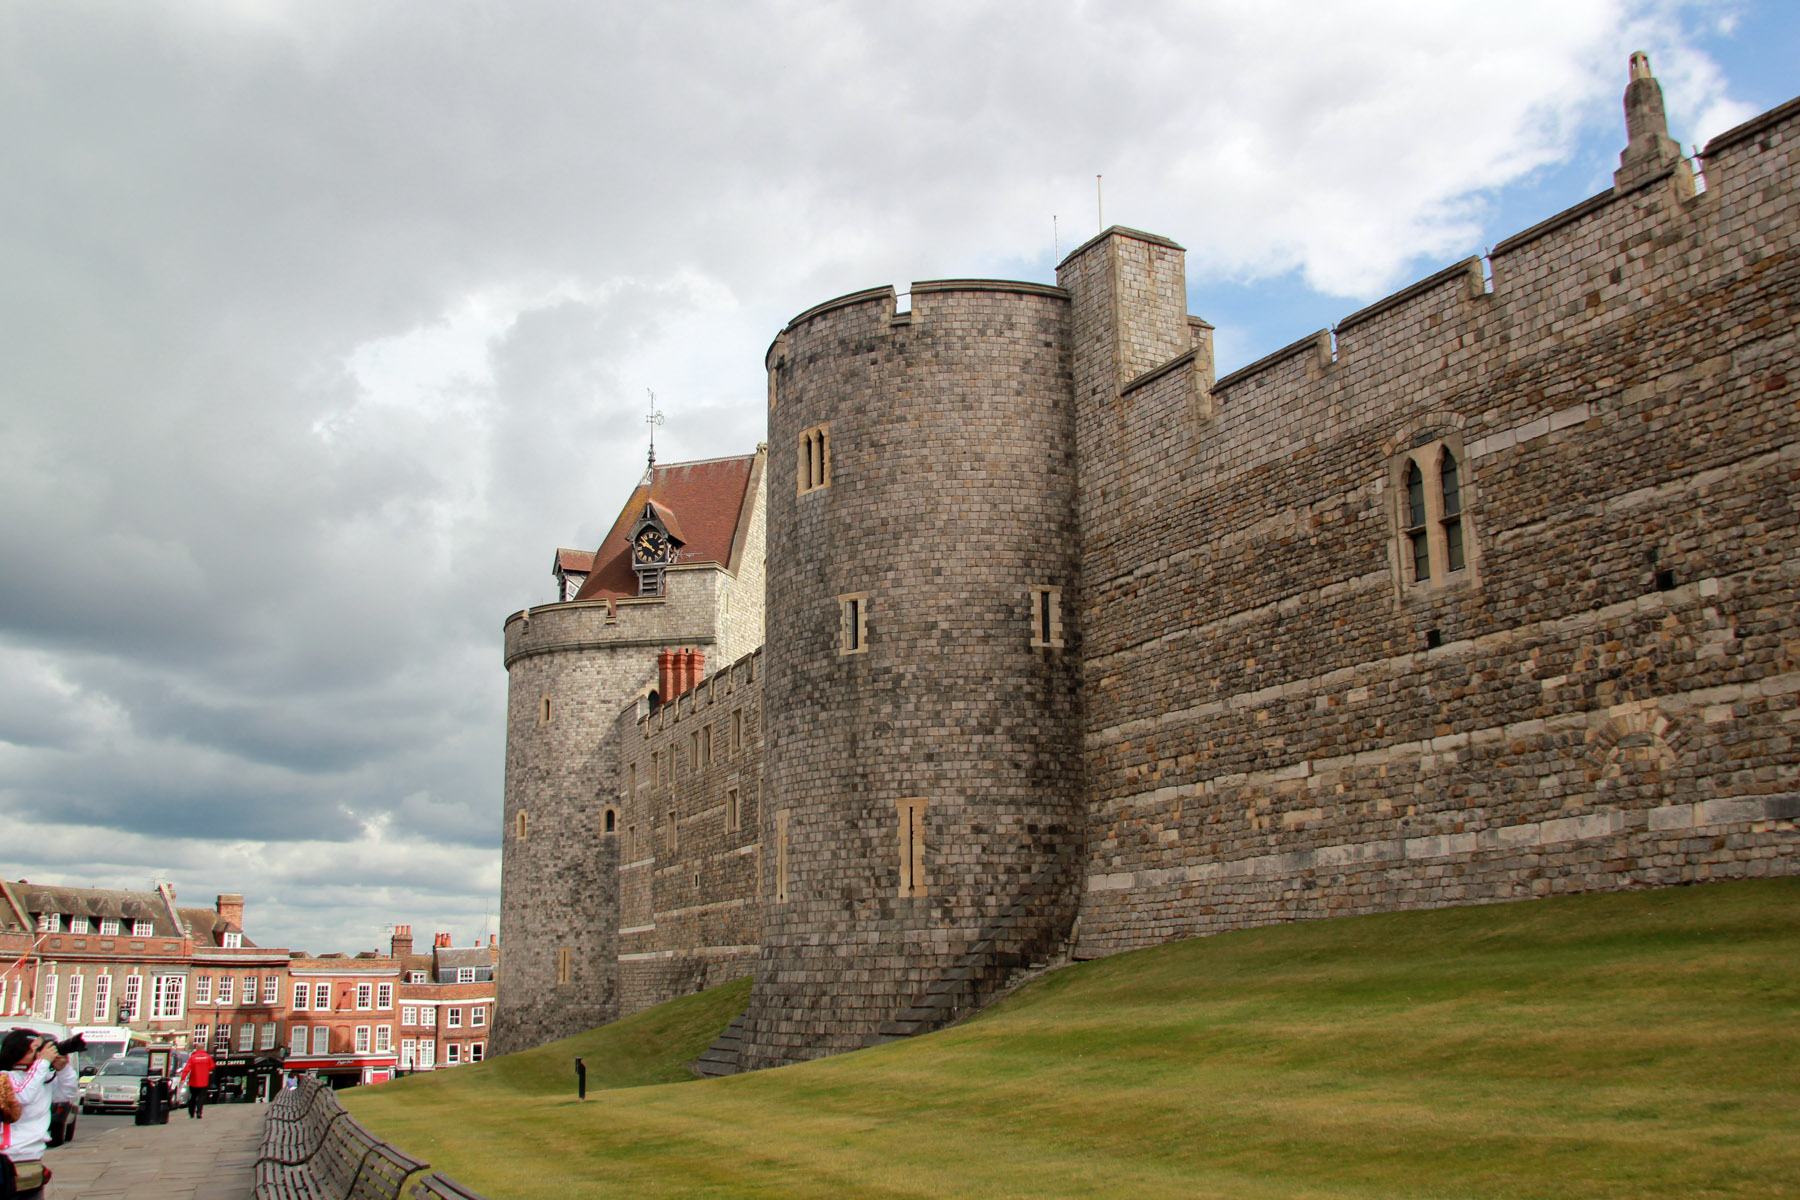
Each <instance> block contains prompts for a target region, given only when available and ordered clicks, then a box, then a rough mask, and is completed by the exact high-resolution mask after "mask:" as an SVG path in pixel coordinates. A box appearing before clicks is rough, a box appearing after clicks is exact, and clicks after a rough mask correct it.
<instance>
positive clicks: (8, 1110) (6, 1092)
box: [0, 1071, 24, 1200]
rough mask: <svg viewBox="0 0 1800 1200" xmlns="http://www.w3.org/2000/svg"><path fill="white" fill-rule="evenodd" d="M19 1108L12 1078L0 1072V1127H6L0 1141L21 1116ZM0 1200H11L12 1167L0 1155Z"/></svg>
mask: <svg viewBox="0 0 1800 1200" xmlns="http://www.w3.org/2000/svg"><path fill="white" fill-rule="evenodd" d="M23 1111H24V1110H23V1109H21V1108H20V1107H19V1098H18V1097H17V1096H15V1095H13V1086H12V1076H11V1075H9V1074H7V1073H6V1072H5V1071H0V1125H4V1126H6V1129H5V1131H4V1132H0V1141H3V1140H5V1138H6V1135H7V1134H9V1133H11V1131H12V1123H13V1122H14V1121H17V1120H18V1119H19V1117H20V1116H21V1115H22V1114H23ZM0 1200H13V1165H12V1159H10V1158H7V1157H6V1156H5V1155H3V1154H0Z"/></svg>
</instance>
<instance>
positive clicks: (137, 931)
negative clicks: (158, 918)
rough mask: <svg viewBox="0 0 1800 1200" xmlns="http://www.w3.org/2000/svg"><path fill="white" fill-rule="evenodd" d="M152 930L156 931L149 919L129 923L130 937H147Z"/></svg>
mask: <svg viewBox="0 0 1800 1200" xmlns="http://www.w3.org/2000/svg"><path fill="white" fill-rule="evenodd" d="M154 932H156V926H155V925H154V924H152V923H151V922H149V921H133V922H132V923H131V936H132V937H149V936H150V935H151V934H152V933H154Z"/></svg>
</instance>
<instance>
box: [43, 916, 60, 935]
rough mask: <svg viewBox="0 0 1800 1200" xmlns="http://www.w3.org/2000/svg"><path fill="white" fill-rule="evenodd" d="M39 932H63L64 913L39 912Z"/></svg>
mask: <svg viewBox="0 0 1800 1200" xmlns="http://www.w3.org/2000/svg"><path fill="white" fill-rule="evenodd" d="M38 932H39V933H61V932H62V914H61V913H40V914H38Z"/></svg>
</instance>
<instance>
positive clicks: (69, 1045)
mask: <svg viewBox="0 0 1800 1200" xmlns="http://www.w3.org/2000/svg"><path fill="white" fill-rule="evenodd" d="M44 1040H45V1041H50V1040H51V1039H49V1038H45V1039H44ZM86 1049H87V1039H86V1038H84V1037H82V1036H81V1035H80V1034H79V1033H78V1034H76V1035H75V1036H74V1037H66V1038H64V1039H63V1040H62V1041H60V1042H57V1043H56V1052H57V1053H58V1054H74V1053H75V1052H77V1051H79V1050H86Z"/></svg>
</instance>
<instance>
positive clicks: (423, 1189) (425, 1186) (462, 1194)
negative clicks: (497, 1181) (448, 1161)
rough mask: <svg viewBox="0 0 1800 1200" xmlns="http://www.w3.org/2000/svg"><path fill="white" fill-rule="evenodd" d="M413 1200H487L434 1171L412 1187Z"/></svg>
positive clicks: (478, 1193) (441, 1173) (440, 1172)
mask: <svg viewBox="0 0 1800 1200" xmlns="http://www.w3.org/2000/svg"><path fill="white" fill-rule="evenodd" d="M412 1194H413V1200H487V1197H486V1196H483V1195H482V1194H481V1193H480V1192H471V1191H470V1190H469V1189H468V1188H466V1187H464V1186H463V1185H462V1184H460V1183H458V1182H456V1180H454V1179H452V1178H450V1177H449V1176H448V1175H446V1174H444V1173H443V1172H442V1171H433V1172H432V1173H431V1174H429V1175H427V1176H425V1178H423V1179H421V1180H419V1181H418V1182H417V1183H415V1184H413V1186H412Z"/></svg>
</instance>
